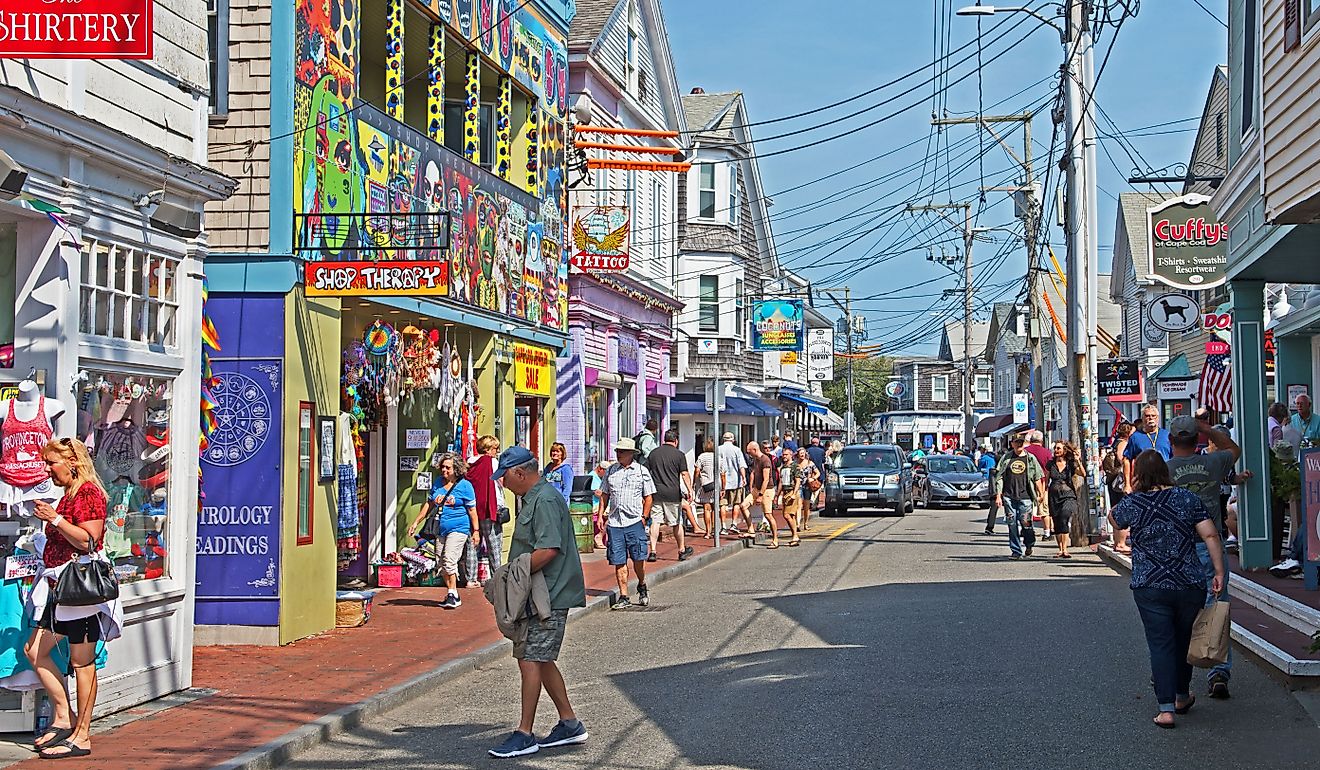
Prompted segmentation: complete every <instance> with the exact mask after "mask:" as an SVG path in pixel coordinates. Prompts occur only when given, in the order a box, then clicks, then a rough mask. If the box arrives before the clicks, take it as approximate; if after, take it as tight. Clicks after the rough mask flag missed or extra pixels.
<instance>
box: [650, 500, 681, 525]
mask: <svg viewBox="0 0 1320 770" xmlns="http://www.w3.org/2000/svg"><path fill="white" fill-rule="evenodd" d="M682 515H683V504H682V503H665V502H660V503H655V504H654V505H652V506H651V522H652V523H653V524H660V525H661V526H669V527H675V526H678V522H679V521H681V520H682V518H681V517H682Z"/></svg>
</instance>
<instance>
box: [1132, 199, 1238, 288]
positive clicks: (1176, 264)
mask: <svg viewBox="0 0 1320 770" xmlns="http://www.w3.org/2000/svg"><path fill="white" fill-rule="evenodd" d="M1146 215H1147V217H1148V219H1149V221H1148V222H1147V224H1148V226H1149V230H1148V236H1149V243H1148V246H1147V258H1148V264H1147V272H1148V274H1149V277H1150V278H1153V279H1154V280H1157V281H1159V282H1161V283H1164V284H1167V285H1169V286H1172V287H1174V288H1175V289H1209V288H1212V287H1215V286H1219V285H1220V284H1222V283H1223V282H1224V281H1226V280H1228V224H1227V223H1224V222H1220V221H1219V219H1218V217H1216V216H1215V212H1214V211H1213V210H1212V209H1211V208H1210V199H1209V198H1207V197H1206V196H1204V195H1196V194H1191V195H1184V196H1182V197H1180V198H1171V199H1169V200H1167V201H1164V202H1163V203H1161V204H1159V205H1158V206H1152V207H1151V208H1148V209H1146Z"/></svg>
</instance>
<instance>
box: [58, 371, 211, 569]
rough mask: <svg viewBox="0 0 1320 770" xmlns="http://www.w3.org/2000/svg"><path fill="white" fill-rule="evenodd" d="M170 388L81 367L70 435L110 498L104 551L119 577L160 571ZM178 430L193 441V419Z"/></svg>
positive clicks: (154, 380)
mask: <svg viewBox="0 0 1320 770" xmlns="http://www.w3.org/2000/svg"><path fill="white" fill-rule="evenodd" d="M171 390H172V385H171V381H170V380H167V379H163V378H156V377H142V376H138V375H129V374H124V373H122V372H108V371H89V372H88V379H87V382H86V386H85V390H84V391H83V393H82V398H81V399H80V400H79V405H78V433H79V436H78V437H79V438H81V439H82V440H83V441H84V442H86V444H87V447H88V449H89V450H90V451H91V453H92V460H93V462H94V463H95V465H96V472H97V475H99V476H100V477H101V482H102V484H104V485H105V488H106V494H107V495H108V496H109V498H110V505H109V515H108V517H107V520H106V526H105V552H106V555H107V556H109V557H110V559H111V560H112V561H113V562H114V564H115V574H117V575H118V576H119V582H120V583H132V582H136V581H139V580H152V579H155V578H159V577H164V576H165V565H166V562H167V559H166V556H167V554H168V548H169V547H170V545H171V543H169V542H168V541H167V540H166V538H165V533H166V532H168V531H169V530H168V528H167V527H166V522H167V516H168V511H167V508H166V506H167V501H168V500H169V497H170V495H169V490H170V454H171V442H170V397H171ZM186 433H187V434H188V435H189V436H193V439H192V440H193V442H194V444H195V443H196V437H195V434H196V430H195V427H194V429H193V430H191V431H186Z"/></svg>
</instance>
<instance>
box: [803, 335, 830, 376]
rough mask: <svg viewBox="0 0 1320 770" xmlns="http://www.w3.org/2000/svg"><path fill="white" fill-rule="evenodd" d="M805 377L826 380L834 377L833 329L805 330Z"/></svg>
mask: <svg viewBox="0 0 1320 770" xmlns="http://www.w3.org/2000/svg"><path fill="white" fill-rule="evenodd" d="M807 379H808V380H811V381H812V382H827V381H830V380H833V379H834V330H833V329H828V328H826V329H808V330H807Z"/></svg>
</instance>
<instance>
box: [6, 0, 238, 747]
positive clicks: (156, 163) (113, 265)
mask: <svg viewBox="0 0 1320 770" xmlns="http://www.w3.org/2000/svg"><path fill="white" fill-rule="evenodd" d="M168 5H169V7H170V11H171V12H172V13H173V14H175V15H176V17H177V20H178V21H179V23H177V24H172V25H165V24H160V25H158V26H157V27H156V33H155V38H154V44H155V50H156V52H157V54H158V55H157V56H156V57H155V58H148V59H145V60H143V61H139V62H126V61H117V60H97V61H91V60H85V59H84V60H67V61H55V60H51V59H34V60H28V61H23V62H18V61H9V62H8V63H7V65H6V67H4V68H3V69H0V150H3V152H4V154H3V155H0V166H3V168H2V169H0V199H2V200H3V203H0V409H4V410H6V412H7V411H8V407H9V399H13V398H17V400H18V401H19V402H23V401H25V400H28V398H29V396H30V397H31V399H30V401H28V403H30V404H31V406H32V407H33V413H34V414H44V415H45V417H46V418H47V420H48V421H49V422H50V427H51V430H52V433H53V435H54V436H55V437H66V436H76V437H77V438H79V439H81V440H83V441H84V442H86V443H87V445H88V447H89V449H90V450H91V452H92V453H93V456H94V460H95V464H96V467H97V470H98V475H99V476H101V478H102V479H103V481H104V483H105V484H106V485H107V487H108V488H109V490H110V492H111V506H112V510H111V516H110V518H109V521H108V524H107V531H106V538H105V540H106V542H105V545H106V551H107V553H108V555H109V556H110V557H111V558H112V560H113V561H114V564H115V571H116V573H117V575H118V576H119V579H120V582H121V585H122V587H121V598H122V602H123V608H124V623H123V636H122V637H121V638H119V639H118V640H116V641H115V642H113V643H112V644H110V645H109V646H108V648H107V652H108V658H107V661H106V666H105V668H104V669H103V670H102V671H101V672H100V693H99V695H98V697H97V702H96V711H97V713H98V714H104V713H109V712H114V711H119V710H122V709H125V708H128V707H131V706H134V705H136V704H139V703H142V702H144V701H147V700H151V699H153V698H157V697H160V696H162V695H166V694H168V693H171V692H174V691H176V690H180V689H184V688H187V687H189V686H190V685H191V682H192V646H193V625H194V617H193V594H194V585H195V575H194V568H193V564H194V560H193V546H194V535H195V529H196V526H195V522H196V517H195V515H194V514H195V511H196V510H197V493H198V489H197V452H196V446H197V440H198V439H197V437H198V425H199V420H200V407H199V404H200V382H199V378H198V374H197V362H198V360H199V358H200V357H201V351H202V336H203V332H202V323H201V318H202V311H201V307H202V302H203V281H202V275H203V272H204V269H205V265H206V261H207V254H208V250H209V249H208V245H207V239H206V236H205V235H204V234H203V233H202V218H203V217H202V212H203V207H204V206H206V205H207V204H209V203H211V202H213V201H219V200H222V199H224V198H226V197H228V196H229V195H230V194H231V193H232V192H233V190H234V187H235V184H236V183H235V181H234V180H233V179H231V178H228V177H226V176H223V175H221V174H220V173H217V172H216V171H213V170H211V169H210V168H208V167H207V166H206V158H207V154H206V153H207V134H206V115H207V109H208V98H207V92H208V88H207V62H206V58H205V54H204V52H205V50H206V37H205V23H206V10H205V4H204V3H202V2H201V1H200V0H196V1H195V2H173V3H169V4H168ZM51 10H52V13H54V12H56V11H58V10H59V9H56V8H52V9H51ZM157 15H158V18H159V17H160V16H163V15H164V9H163V8H162V9H160V10H158V11H157ZM69 53H70V54H72V53H73V51H72V49H69ZM125 94H133V95H134V97H133V98H132V99H127V100H126V99H124V98H123V97H124V95H125ZM21 382H25V383H28V384H27V385H24V386H23V389H22V391H21V392H20V390H19V388H18V387H16V386H17V385H19V383H21ZM34 385H35V387H33V386H34ZM33 402H35V403H33ZM16 408H17V407H16ZM19 419H27V418H25V417H20V418H19ZM0 487H2V489H0V494H3V497H4V499H5V501H6V502H7V503H8V502H13V501H14V500H16V499H18V498H22V500H23V501H24V502H20V503H18V504H16V505H0V541H3V545H4V546H5V548H6V553H9V551H8V548H9V547H10V546H13V545H17V546H18V547H20V548H24V547H26V548H31V547H32V545H31V540H30V537H29V535H30V534H31V533H32V532H34V531H35V530H36V529H37V528H36V526H35V525H34V521H35V520H34V519H32V518H31V516H30V513H31V504H30V503H31V500H33V499H47V500H51V501H53V500H54V499H56V498H58V495H59V491H58V489H57V488H53V487H52V488H50V489H49V492H50V494H46V493H43V492H41V490H40V489H37V488H36V487H34V488H32V489H30V490H27V491H30V492H32V494H27V492H25V491H24V490H23V489H21V488H19V487H10V485H9V484H8V483H0ZM15 492H19V493H20V494H18V495H14V494H13V493H15ZM18 583H19V581H15V580H10V581H6V582H5V583H4V585H3V589H0V590H2V591H3V597H0V604H3V606H4V608H5V609H4V618H5V620H4V621H3V622H4V624H5V630H4V633H3V638H4V639H5V640H6V642H5V643H6V644H7V645H8V647H7V648H6V649H4V650H3V652H4V655H3V656H0V658H3V660H5V661H8V663H6V664H5V665H6V666H7V668H6V669H5V670H3V671H0V677H3V679H0V687H5V688H19V689H26V688H30V687H35V686H36V685H35V681H34V680H35V678H34V677H33V676H32V675H31V671H30V670H27V671H26V674H24V673H16V672H15V669H14V668H13V667H14V665H15V662H17V661H22V663H20V664H19V665H23V666H24V668H25V663H26V661H23V657H24V656H23V652H22V650H21V646H22V644H23V643H24V642H25V641H26V639H27V637H28V629H27V627H26V624H25V622H24V621H23V617H22V611H21V609H20V606H19V605H18V604H17V602H18V601H19V599H20V597H21V595H22V593H21V592H22V589H21V588H20V586H19V584H18ZM33 703H34V700H33V697H32V694H31V693H26V694H25V693H23V692H19V691H16V690H14V689H0V729H4V730H5V731H8V732H17V731H26V730H31V729H32V724H33V722H32V717H33V714H32V706H33Z"/></svg>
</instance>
